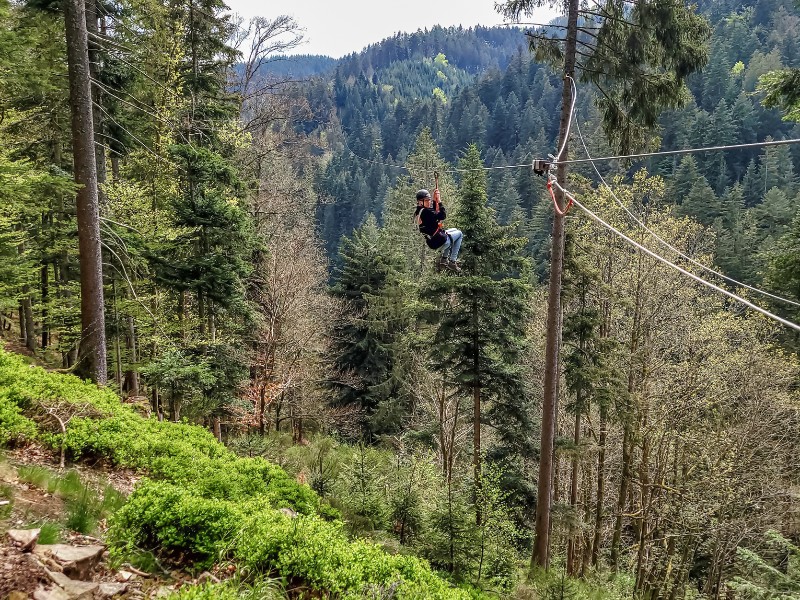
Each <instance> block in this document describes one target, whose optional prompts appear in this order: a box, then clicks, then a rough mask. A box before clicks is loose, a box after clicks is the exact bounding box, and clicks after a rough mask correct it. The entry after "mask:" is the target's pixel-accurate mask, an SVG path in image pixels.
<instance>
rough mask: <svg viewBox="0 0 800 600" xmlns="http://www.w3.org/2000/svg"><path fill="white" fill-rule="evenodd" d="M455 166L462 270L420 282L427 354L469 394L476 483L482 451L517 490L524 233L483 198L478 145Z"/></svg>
mask: <svg viewBox="0 0 800 600" xmlns="http://www.w3.org/2000/svg"><path fill="white" fill-rule="evenodd" d="M460 168H461V169H464V170H465V175H464V178H463V180H462V182H461V186H460V195H461V206H460V213H459V218H458V221H457V224H458V225H459V226H460V228H461V229H462V231H463V232H464V246H463V247H462V251H463V253H464V255H463V257H462V258H461V262H462V264H463V268H464V274H463V275H461V276H459V277H450V276H446V277H436V278H433V279H431V280H429V281H428V283H427V285H426V288H425V290H424V297H426V298H427V299H428V300H429V301H431V302H433V303H435V304H436V307H437V308H436V310H434V311H433V315H431V316H432V317H433V318H434V319H435V322H436V326H437V327H436V333H435V335H434V336H433V341H432V343H431V345H430V356H431V359H432V362H433V364H434V368H435V369H436V370H438V371H439V372H441V373H442V374H443V375H444V376H445V378H446V379H447V381H448V382H449V383H451V384H452V385H453V386H454V387H456V388H457V389H458V390H459V391H460V392H461V393H463V394H469V396H470V397H471V399H472V402H473V468H474V477H475V482H476V485H477V484H479V482H480V473H481V461H482V460H483V458H484V453H485V454H486V457H487V458H488V459H489V460H492V461H501V462H505V463H506V464H507V466H508V470H507V473H506V485H508V486H510V487H513V488H514V491H515V492H517V493H518V494H523V493H526V492H527V490H526V488H525V484H524V476H523V474H522V473H521V470H520V469H519V467H520V462H519V458H520V457H521V456H524V455H526V454H528V453H529V452H531V450H532V440H531V437H530V424H531V407H530V405H529V401H528V394H527V392H526V390H525V386H524V379H525V377H524V372H523V367H522V365H521V364H520V357H521V354H522V352H523V349H524V347H525V341H524V340H525V323H526V320H527V318H526V317H527V311H528V307H527V300H528V295H529V293H530V287H529V284H528V281H527V278H528V277H529V272H530V264H529V261H528V260H527V259H525V258H523V257H522V256H521V255H520V251H521V249H522V248H523V246H524V240H523V239H520V238H513V237H510V235H509V228H508V227H502V226H500V225H498V224H497V221H496V220H495V215H494V211H493V210H492V209H490V208H489V207H488V206H487V198H486V175H485V173H484V171H483V169H482V161H481V158H480V152H479V151H478V148H477V146H476V145H474V144H473V145H471V146H470V147H469V149H468V151H467V155H466V156H465V158H464V159H463V160H462V161H461V163H460ZM482 424H487V425H489V426H491V427H492V428H493V429H494V430H495V432H496V433H497V442H496V444H495V445H494V446H493V447H491V448H487V449H485V448H482V443H481V441H482V434H481V425H482ZM518 500H519V497H518ZM477 508H478V519H480V508H479V507H477Z"/></svg>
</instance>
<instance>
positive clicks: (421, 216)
mask: <svg viewBox="0 0 800 600" xmlns="http://www.w3.org/2000/svg"><path fill="white" fill-rule="evenodd" d="M446 216H447V213H446V212H445V209H444V204H442V203H441V202H440V203H439V211H438V212H437V211H435V210H433V209H432V208H425V207H424V206H418V207H417V210H416V211H415V212H414V221H415V222H416V223H418V224H419V231H420V233H422V234H424V235H425V243H426V244H428V248H431V249H432V250H436V249H437V248H441V247H442V246H444V243H445V242H446V241H447V234H446V233H445V232H444V229H441V228H440V227H439V223H440V222H441V221H444V219H445V217H446Z"/></svg>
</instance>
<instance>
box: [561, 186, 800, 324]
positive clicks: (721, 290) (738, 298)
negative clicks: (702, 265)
mask: <svg viewBox="0 0 800 600" xmlns="http://www.w3.org/2000/svg"><path fill="white" fill-rule="evenodd" d="M554 185H556V186H557V187H558V188H559V189H560V190H561V191H562V192H563V193H564V195H565V196H567V197H568V198H569V199H570V200H571V201H572V203H573V204H574V205H575V206H577V207H578V208H580V209H581V210H582V211H583V212H585V213H586V215H587V216H588V217H589V218H590V219H591V220H593V221H594V222H595V223H597V224H598V225H600V226H602V227H604V228H606V229H608V230H609V231H611V232H612V233H614V234H616V235H617V236H618V237H620V238H622V239H623V240H625V241H626V242H628V243H629V244H630V245H632V246H634V247H636V248H638V249H639V250H641V251H642V252H644V253H645V254H647V255H648V256H651V257H652V258H655V259H656V260H657V261H659V262H661V263H663V264H665V265H667V266H668V267H671V268H673V269H675V270H676V271H678V272H679V273H682V274H683V275H686V276H687V277H690V278H691V279H694V280H695V281H697V282H698V283H701V284H703V285H705V286H706V287H709V288H711V289H713V290H715V291H717V292H719V293H721V294H724V295H725V296H727V297H728V298H731V299H732V300H735V301H736V302H738V303H740V304H743V305H745V306H747V307H749V308H751V309H753V310H755V311H756V312H759V313H761V314H762V315H764V316H765V317H767V318H769V319H772V320H773V321H777V322H778V323H781V324H782V325H785V326H786V327H790V328H791V329H794V330H795V331H800V325H798V324H797V323H793V322H792V321H789V320H787V319H784V318H783V317H779V316H778V315H776V314H773V313H771V312H769V311H768V310H766V309H764V308H761V307H760V306H758V305H757V304H753V303H752V302H750V301H749V300H745V299H744V298H742V297H741V296H737V295H736V294H734V293H733V292H729V291H728V290H726V289H725V288H722V287H720V286H718V285H716V284H714V283H711V282H710V281H706V280H705V279H703V278H702V277H700V276H698V275H695V274H694V273H692V272H691V271H687V270H686V269H684V268H683V267H681V266H679V265H676V264H675V263H673V262H671V261H670V260H668V259H666V258H664V257H663V256H661V255H659V254H657V253H655V252H653V251H652V250H650V249H649V248H647V247H645V246H643V245H641V244H640V243H639V242H637V241H635V240H633V239H631V238H630V237H628V236H627V235H625V234H624V233H622V232H621V231H620V230H619V229H617V228H616V227H614V226H613V225H611V224H609V223H607V222H606V221H604V220H603V219H602V218H601V217H599V216H598V215H596V214H595V213H593V212H592V211H591V210H589V209H588V208H586V207H585V206H584V205H583V204H581V203H580V202H578V200H577V199H576V198H575V196H574V195H573V194H572V193H571V192H569V191H568V190H566V189H564V188H563V187H562V186H561V185H559V184H558V182H554Z"/></svg>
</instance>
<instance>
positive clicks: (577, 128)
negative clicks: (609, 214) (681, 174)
mask: <svg viewBox="0 0 800 600" xmlns="http://www.w3.org/2000/svg"><path fill="white" fill-rule="evenodd" d="M567 77H569V75H567ZM569 79H570V81H571V83H572V90H573V93H577V90H576V88H575V80H573V79H572V77H569ZM575 131H577V132H578V137H579V138H580V141H581V145H583V151H584V152H585V153H586V156H587V157H588V159H589V161H590V163H591V165H592V168H593V169H594V172H595V173H597V176H598V177H599V178H600V181H601V182H602V183H603V185H604V186H605V187H606V189H607V190H608V191H609V193H610V194H611V197H612V198H614V200H615V201H616V203H617V204H619V206H620V208H622V210H624V211H625V212H626V213H627V214H628V216H629V217H630V218H631V219H633V220H634V221H635V222H636V224H637V225H639V227H641V228H642V229H644V230H645V231H646V232H647V233H649V234H650V235H651V236H653V237H654V238H655V239H656V240H658V241H659V242H660V243H661V244H662V245H663V246H665V247H666V248H669V249H670V250H672V251H673V252H675V253H676V254H677V255H678V256H680V257H681V258H683V259H685V260H687V261H689V262H690V263H692V264H693V265H695V266H696V267H699V268H701V269H703V270H704V271H707V272H709V273H712V274H713V275H716V276H717V277H721V278H722V279H724V280H725V281H728V282H730V283H732V284H734V285H736V286H739V287H743V288H747V289H748V290H751V291H753V292H756V293H757V294H762V295H764V296H768V297H769V298H772V299H773V300H778V301H780V302H785V303H786V304H791V305H792V306H800V302H795V301H794V300H789V299H788V298H783V297H781V296H777V295H775V294H772V293H770V292H767V291H765V290H762V289H759V288H757V287H753V286H752V285H748V284H746V283H743V282H741V281H737V280H736V279H734V278H733V277H728V276H727V275H724V274H723V273H720V272H719V271H715V270H714V269H712V268H711V267H708V266H706V265H704V264H703V263H701V262H699V261H697V260H695V259H694V258H692V257H691V256H688V255H687V254H685V253H683V252H681V250H679V249H678V248H676V247H675V246H673V245H672V244H670V243H669V242H668V241H666V240H665V239H663V238H662V237H660V236H659V235H658V234H657V233H656V232H655V231H653V230H652V229H650V228H649V227H648V226H647V225H645V223H644V222H643V221H641V220H640V219H639V218H638V217H637V216H636V215H635V214H634V213H633V211H631V210H630V209H629V208H628V207H627V206H625V203H624V202H622V201H621V200H620V199H619V197H618V196H617V195H616V194H615V193H614V190H613V189H612V188H611V186H610V185H609V184H608V183H607V182H606V180H605V179H604V178H603V176H602V175H601V173H600V171H599V169H598V168H597V165H595V164H594V160H593V159H592V156H591V154H590V153H589V148H588V146H587V145H586V140H585V139H584V137H583V133H582V132H581V125H580V123H579V122H578V119H577V118H576V119H575Z"/></svg>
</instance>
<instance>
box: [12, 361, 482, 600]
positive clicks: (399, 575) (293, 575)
mask: <svg viewBox="0 0 800 600" xmlns="http://www.w3.org/2000/svg"><path fill="white" fill-rule="evenodd" d="M0 390H3V391H2V392H0V397H1V398H5V399H7V400H9V399H10V401H11V402H13V403H14V404H15V405H16V407H18V408H25V407H26V406H30V405H31V404H33V403H43V404H45V405H47V403H48V402H59V403H64V402H67V403H75V404H76V405H86V404H87V403H88V404H90V405H92V407H93V408H94V409H95V413H99V414H102V415H103V417H104V418H89V417H75V418H73V419H72V421H71V423H70V425H69V428H68V429H67V434H66V439H65V440H64V441H65V446H66V449H67V451H68V452H69V455H70V456H71V457H73V458H77V457H82V456H96V457H103V458H106V459H107V460H110V461H112V462H113V463H115V464H118V465H124V466H127V467H133V468H137V469H141V470H143V471H146V472H147V473H148V474H149V476H150V479H145V480H143V481H142V482H140V483H139V485H138V486H137V488H136V490H135V491H134V492H133V493H132V494H131V496H130V498H129V499H128V502H127V503H126V504H125V505H124V506H123V507H122V508H121V509H119V510H118V511H117V512H116V514H115V515H114V516H113V518H112V519H111V527H110V530H109V541H110V542H111V553H112V558H113V559H116V560H120V559H122V558H123V557H126V556H131V555H133V556H135V555H141V556H146V555H147V554H148V553H149V552H153V553H158V554H160V555H162V556H165V557H167V558H169V559H173V560H175V561H181V562H182V561H183V560H185V559H191V560H193V561H195V562H196V563H197V567H198V568H204V567H206V566H208V565H210V564H211V563H213V562H214V561H216V560H218V559H219V558H221V557H225V556H232V557H235V558H236V559H237V560H239V561H240V562H241V563H242V564H243V565H245V566H246V567H247V568H248V570H249V572H251V573H254V574H267V573H268V574H277V575H280V576H281V577H284V578H286V579H287V580H290V581H292V582H293V584H294V583H300V584H301V585H306V586H308V588H309V589H311V590H315V591H322V592H325V593H334V594H339V595H341V597H344V598H346V597H353V598H355V597H363V594H364V593H371V594H373V595H375V594H376V593H380V594H383V591H386V590H392V593H393V597H396V598H423V597H424V598H431V599H436V598H441V599H450V598H454V599H455V598H468V597H470V594H471V593H470V592H467V591H463V590H459V589H457V588H452V587H450V585H449V584H447V583H446V582H445V581H444V580H442V579H441V578H439V577H437V575H436V574H435V573H434V571H433V570H432V569H431V567H430V565H429V564H428V563H426V562H424V561H422V560H420V559H417V558H413V557H408V556H391V555H388V554H386V553H385V552H383V551H382V550H381V548H380V547H379V546H377V545H374V544H370V543H367V542H365V541H362V540H357V541H355V542H351V541H349V540H348V538H347V535H346V533H345V531H344V529H343V524H342V522H341V521H339V520H338V519H336V517H338V511H336V510H335V509H332V508H330V507H329V506H327V505H326V504H324V503H321V502H320V499H319V496H317V494H315V493H314V492H313V491H312V490H311V489H310V488H309V487H308V486H306V485H301V484H299V483H297V482H296V481H294V480H293V479H292V478H291V477H289V475H287V474H286V472H285V471H283V470H282V469H280V468H279V467H277V466H275V465H272V464H270V463H268V462H267V461H265V460H263V459H261V458H239V457H237V456H235V455H234V454H233V453H231V452H229V451H228V450H227V449H226V448H225V447H224V446H223V445H222V444H219V443H218V442H217V441H216V440H215V439H214V437H213V436H212V435H211V434H210V433H209V432H208V431H206V430H205V429H202V428H200V427H196V426H193V425H189V424H185V423H182V424H176V423H166V422H158V421H156V420H154V419H144V418H142V417H141V416H139V415H138V414H136V413H135V412H134V411H133V410H132V409H131V407H129V406H125V405H123V404H122V403H121V402H120V401H119V399H118V398H116V396H114V395H113V393H111V392H110V391H108V390H101V389H98V388H97V387H95V386H93V385H91V384H90V383H87V382H82V381H80V380H79V379H77V378H75V377H71V376H64V375H55V374H52V373H47V372H45V371H44V370H42V369H38V368H32V367H28V366H27V365H24V363H22V361H21V360H20V359H18V358H14V357H12V356H10V355H8V354H6V353H3V352H2V351H0ZM42 437H43V439H45V440H50V442H51V443H53V444H58V445H60V443H61V439H60V436H49V437H48V436H42ZM323 475H327V473H323ZM280 508H291V509H292V510H293V511H295V512H296V513H299V514H298V516H297V517H296V518H290V517H289V516H287V515H285V514H283V513H282V512H280V511H279V510H277V509H280ZM323 517H326V518H329V519H336V520H333V521H327V520H325V518H323ZM237 593H238V592H236V590H234V589H229V588H227V587H225V586H224V585H223V586H216V587H215V586H205V587H200V588H192V589H189V590H186V591H185V592H180V594H185V595H183V596H180V595H179V597H180V598H182V600H190V599H200V598H207V597H208V598H210V597H214V598H228V597H230V598H235V597H238V596H237Z"/></svg>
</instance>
